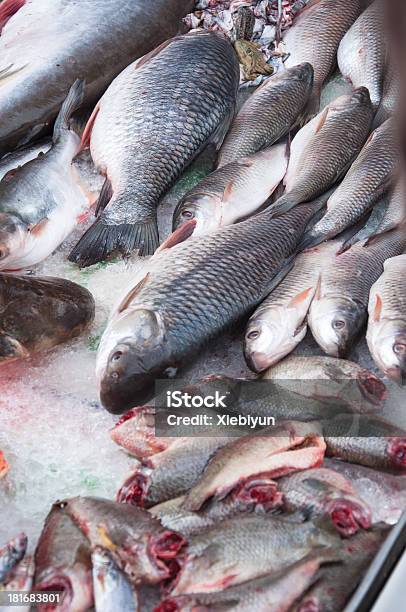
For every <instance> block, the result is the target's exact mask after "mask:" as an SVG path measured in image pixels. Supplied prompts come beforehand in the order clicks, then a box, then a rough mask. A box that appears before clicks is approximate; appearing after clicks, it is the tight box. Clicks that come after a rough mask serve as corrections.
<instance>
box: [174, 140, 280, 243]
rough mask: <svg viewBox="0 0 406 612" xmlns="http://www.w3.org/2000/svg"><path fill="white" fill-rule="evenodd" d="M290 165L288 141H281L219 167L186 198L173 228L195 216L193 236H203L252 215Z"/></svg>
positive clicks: (175, 216) (177, 212)
mask: <svg viewBox="0 0 406 612" xmlns="http://www.w3.org/2000/svg"><path fill="white" fill-rule="evenodd" d="M287 167H288V154H287V144H286V143H281V144H278V145H274V146H273V147H270V148H269V149H265V150H264V151H260V152H259V153H255V154H254V155H251V156H250V157H243V158H241V159H239V160H238V161H235V162H231V163H229V164H227V166H223V167H221V168H219V169H218V170H216V171H215V172H213V173H212V174H209V175H208V176H207V177H206V178H205V179H203V180H202V181H201V183H198V185H196V187H194V188H193V189H192V190H191V191H189V192H188V193H187V194H186V195H185V196H184V197H183V198H182V200H181V201H180V202H179V204H178V206H177V208H176V210H175V212H174V217H173V228H174V229H176V228H177V227H179V226H180V225H182V224H183V223H185V222H187V221H189V220H190V219H195V220H196V226H195V228H194V230H193V236H202V235H204V234H209V233H211V232H213V231H215V230H216V229H218V228H219V227H222V226H224V225H230V224H231V223H235V222H236V221H238V220H241V219H242V218H243V217H247V216H249V215H251V214H252V213H253V212H255V211H256V210H257V209H258V208H259V207H260V206H261V205H262V204H264V202H266V200H267V199H268V198H269V197H270V196H271V195H272V193H273V192H274V191H275V189H276V188H277V186H278V185H279V183H280V182H281V180H282V179H283V177H284V176H285V173H286V169H287Z"/></svg>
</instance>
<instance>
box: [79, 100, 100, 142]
mask: <svg viewBox="0 0 406 612" xmlns="http://www.w3.org/2000/svg"><path fill="white" fill-rule="evenodd" d="M99 110H100V102H98V103H97V104H96V106H95V107H94V109H93V112H92V114H91V115H90V117H89V120H88V122H87V123H86V127H85V129H84V130H83V134H82V149H85V148H86V147H88V146H89V145H90V138H91V136H92V130H93V126H94V122H95V121H96V117H97V114H98V112H99Z"/></svg>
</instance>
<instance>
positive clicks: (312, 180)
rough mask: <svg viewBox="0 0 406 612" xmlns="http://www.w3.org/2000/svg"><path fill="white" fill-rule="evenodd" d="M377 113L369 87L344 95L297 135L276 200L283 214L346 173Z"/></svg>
mask: <svg viewBox="0 0 406 612" xmlns="http://www.w3.org/2000/svg"><path fill="white" fill-rule="evenodd" d="M372 117H373V111H372V105H371V101H370V98H369V93H368V90H367V89H365V87H360V88H359V89H356V90H355V91H354V92H353V93H352V94H349V95H345V96H340V97H339V98H337V99H336V100H334V101H333V102H331V103H330V104H329V105H328V106H326V108H325V109H324V110H322V111H321V112H320V113H319V114H318V115H317V116H316V117H314V118H313V119H312V120H311V121H310V122H309V123H307V124H306V125H305V126H304V127H303V128H302V129H301V130H300V131H299V132H298V133H297V134H296V136H295V138H294V139H293V141H292V145H291V152H290V160H289V166H288V171H287V173H286V176H285V179H284V184H285V187H286V189H285V193H284V195H283V196H282V197H281V198H279V200H277V201H276V202H275V204H273V211H274V215H280V214H281V213H283V212H286V211H287V210H290V209H291V208H292V207H293V206H296V205H297V204H298V203H300V202H306V201H308V200H311V199H312V198H315V197H317V196H318V195H321V194H322V193H324V192H325V191H327V190H328V189H329V188H330V187H331V186H332V185H334V183H336V182H337V181H338V180H339V179H340V177H341V176H342V175H343V174H345V172H346V171H347V169H348V167H349V166H350V164H351V163H352V162H353V160H354V159H355V157H356V156H357V155H358V153H359V152H360V150H361V148H362V146H363V144H364V142H365V140H366V139H367V137H368V134H369V130H370V126H371V121H372Z"/></svg>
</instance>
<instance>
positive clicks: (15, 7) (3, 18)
mask: <svg viewBox="0 0 406 612" xmlns="http://www.w3.org/2000/svg"><path fill="white" fill-rule="evenodd" d="M24 4H25V0H4V1H3V2H2V4H1V6H0V33H1V31H2V29H3V28H4V26H5V25H6V23H7V21H8V20H9V19H11V17H13V15H15V14H16V13H17V12H18V11H19V10H20V8H21V7H23V6H24Z"/></svg>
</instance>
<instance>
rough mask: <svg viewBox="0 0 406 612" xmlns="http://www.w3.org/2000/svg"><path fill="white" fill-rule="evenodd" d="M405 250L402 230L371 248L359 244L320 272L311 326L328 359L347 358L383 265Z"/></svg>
mask: <svg viewBox="0 0 406 612" xmlns="http://www.w3.org/2000/svg"><path fill="white" fill-rule="evenodd" d="M405 247H406V236H405V232H404V231H403V229H402V228H399V229H397V230H393V231H392V232H388V233H386V234H384V235H382V236H380V237H379V239H377V240H376V241H374V243H372V244H370V245H369V246H368V247H364V243H363V242H358V243H357V244H355V245H354V246H352V247H351V248H350V249H349V250H348V251H346V252H345V253H343V254H341V255H337V256H336V257H335V258H334V260H333V261H331V262H327V264H326V266H325V267H324V269H322V270H321V273H320V279H321V280H320V284H319V287H318V290H317V292H316V295H315V297H314V299H313V302H312V304H311V306H310V310H309V315H308V322H309V326H310V329H311V331H312V334H313V337H314V338H315V340H316V342H317V344H318V345H319V346H320V347H321V348H322V349H323V351H324V352H325V353H327V355H331V356H332V357H345V355H346V353H347V352H348V350H349V348H350V346H352V345H353V344H354V342H355V341H356V339H357V337H358V335H359V333H360V331H361V329H362V327H363V326H364V324H365V323H366V319H367V305H368V297H369V291H370V288H371V286H372V285H373V284H374V282H375V281H376V280H377V279H378V278H379V276H380V275H381V273H382V270H383V264H384V262H385V261H386V259H388V258H389V257H394V256H395V255H399V254H400V253H402V252H403V251H404V249H405ZM350 270H357V271H358V274H356V275H354V274H352V273H351V272H350Z"/></svg>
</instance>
